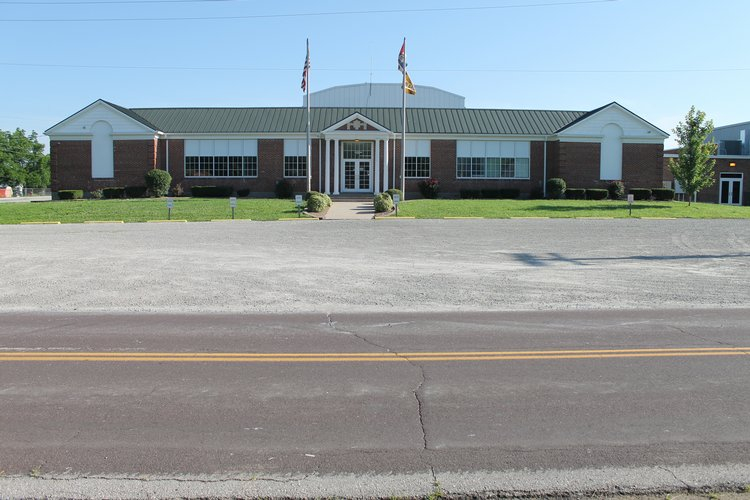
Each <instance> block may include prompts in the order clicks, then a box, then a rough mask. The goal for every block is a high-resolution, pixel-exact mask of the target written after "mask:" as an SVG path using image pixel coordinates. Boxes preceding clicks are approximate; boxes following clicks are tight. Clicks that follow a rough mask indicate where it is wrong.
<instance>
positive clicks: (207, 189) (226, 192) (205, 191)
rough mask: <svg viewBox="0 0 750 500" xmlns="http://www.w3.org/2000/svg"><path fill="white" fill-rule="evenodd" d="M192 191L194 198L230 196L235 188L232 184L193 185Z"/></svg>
mask: <svg viewBox="0 0 750 500" xmlns="http://www.w3.org/2000/svg"><path fill="white" fill-rule="evenodd" d="M190 192H191V193H192V194H193V197H194V198H229V197H230V196H232V193H233V192H234V188H233V187H232V186H193V187H192V188H191V189H190Z"/></svg>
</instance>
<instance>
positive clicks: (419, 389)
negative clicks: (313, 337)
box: [326, 313, 435, 477]
mask: <svg viewBox="0 0 750 500" xmlns="http://www.w3.org/2000/svg"><path fill="white" fill-rule="evenodd" d="M326 318H327V321H328V326H329V327H330V328H331V329H332V330H334V331H336V332H339V333H345V334H348V335H351V336H353V337H356V338H358V339H359V340H361V341H362V342H364V343H366V344H369V345H371V346H373V347H377V348H378V349H382V350H384V351H386V352H388V353H391V354H393V355H394V356H397V357H399V358H401V359H403V360H404V361H406V362H407V363H409V364H410V365H411V366H413V367H414V368H417V369H418V370H419V375H420V377H421V380H420V381H419V384H417V387H416V388H414V390H413V391H412V393H413V394H414V399H416V401H417V414H418V416H419V427H420V429H421V430H422V449H423V450H424V451H427V450H428V449H429V447H428V445H427V431H426V429H425V425H424V413H423V408H424V402H423V401H422V396H421V394H420V393H422V392H423V390H422V389H423V388H424V384H425V382H427V375H426V374H425V371H424V367H423V366H422V365H420V364H417V363H415V362H414V361H413V360H412V359H410V358H409V357H407V356H404V355H403V354H401V353H399V352H398V351H394V350H393V349H391V348H389V347H387V346H384V345H381V344H377V343H375V342H372V341H371V340H369V339H367V338H366V337H363V336H362V335H360V334H358V333H355V332H350V331H345V330H340V329H338V328H336V322H335V321H333V318H332V317H331V314H330V313H327V314H326ZM430 469H432V466H430ZM432 476H433V477H435V471H434V470H432Z"/></svg>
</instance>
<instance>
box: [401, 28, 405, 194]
mask: <svg viewBox="0 0 750 500" xmlns="http://www.w3.org/2000/svg"><path fill="white" fill-rule="evenodd" d="M403 47H404V48H406V37H404V45H403ZM404 62H406V52H405V51H404ZM401 103H402V104H401V113H402V114H401V116H402V121H401V196H402V197H403V199H404V200H405V199H406V175H405V174H406V66H404V71H402V82H401Z"/></svg>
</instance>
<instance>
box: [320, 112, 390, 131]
mask: <svg viewBox="0 0 750 500" xmlns="http://www.w3.org/2000/svg"><path fill="white" fill-rule="evenodd" d="M368 127H369V128H372V129H374V130H368ZM341 128H345V129H346V131H347V132H360V131H370V132H373V131H374V132H386V133H390V130H388V129H387V128H385V127H383V126H382V125H380V124H379V123H376V122H374V121H372V120H370V119H369V118H367V117H366V116H363V115H361V114H360V113H353V114H351V115H349V116H347V117H346V118H344V119H343V120H340V121H338V122H336V123H334V124H333V125H331V126H330V127H328V128H326V129H324V130H323V131H322V132H323V133H324V134H325V133H329V132H342V131H341V130H339V129H341Z"/></svg>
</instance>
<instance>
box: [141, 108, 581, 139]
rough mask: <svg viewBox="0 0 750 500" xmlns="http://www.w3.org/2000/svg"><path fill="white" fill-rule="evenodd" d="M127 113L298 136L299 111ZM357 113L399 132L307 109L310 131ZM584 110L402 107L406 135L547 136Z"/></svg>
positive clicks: (186, 126)
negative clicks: (353, 117) (363, 120)
mask: <svg viewBox="0 0 750 500" xmlns="http://www.w3.org/2000/svg"><path fill="white" fill-rule="evenodd" d="M129 111H130V112H131V113H133V114H135V115H137V116H139V117H141V120H142V121H143V122H145V123H148V124H153V127H154V128H155V129H157V130H160V131H162V132H166V133H177V134H179V133H183V134H188V133H196V134H198V133H200V134H242V133H248V134H253V133H271V134H273V133H304V132H305V129H306V126H307V113H306V110H305V109H304V108H132V109H130V110H129ZM354 113H359V114H361V115H362V116H365V117H367V118H369V119H370V120H372V121H374V122H375V123H378V124H380V125H382V126H383V127H385V128H386V129H388V130H390V131H392V132H395V133H400V132H401V109H399V108H312V109H311V110H310V128H311V130H312V131H313V132H320V131H321V130H325V129H327V128H329V127H331V126H332V125H334V124H336V123H337V122H340V121H341V120H344V119H345V118H347V117H349V116H351V115H353V114H354ZM586 114H587V112H585V111H542V110H517V109H444V108H440V109H438V108H413V109H407V110H406V115H407V123H408V131H409V132H410V133H412V134H467V135H552V134H554V133H555V132H556V131H557V130H560V129H561V128H563V127H565V126H566V125H568V124H570V123H571V122H573V121H575V120H577V119H579V118H580V117H582V116H583V115H586Z"/></svg>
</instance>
